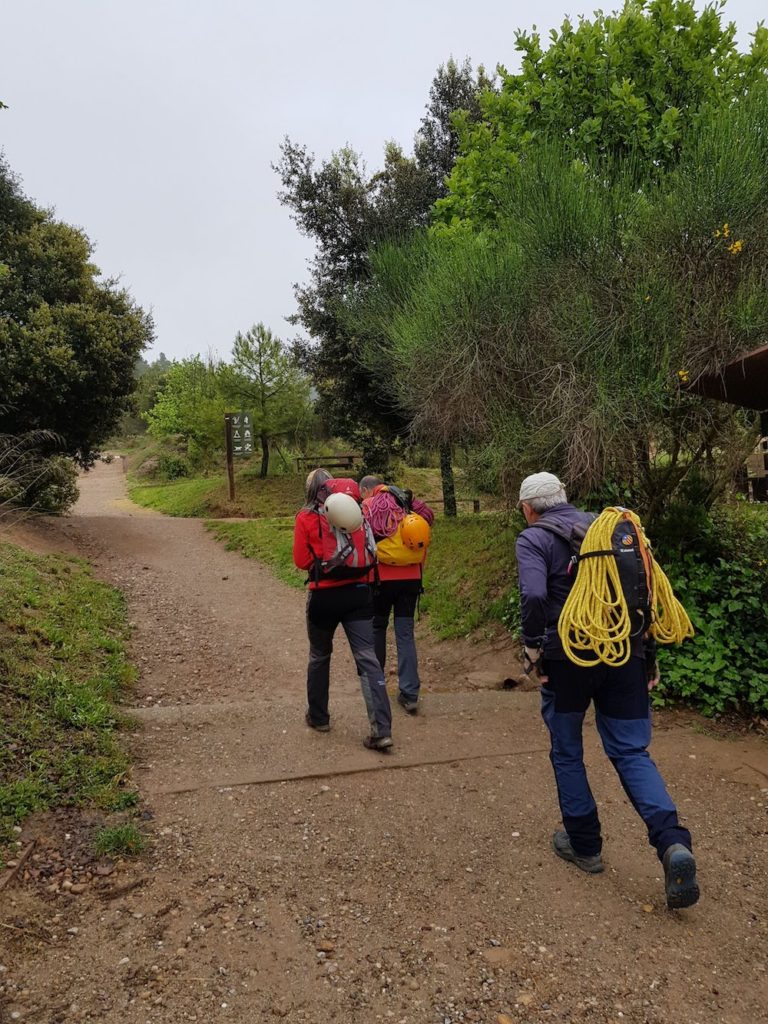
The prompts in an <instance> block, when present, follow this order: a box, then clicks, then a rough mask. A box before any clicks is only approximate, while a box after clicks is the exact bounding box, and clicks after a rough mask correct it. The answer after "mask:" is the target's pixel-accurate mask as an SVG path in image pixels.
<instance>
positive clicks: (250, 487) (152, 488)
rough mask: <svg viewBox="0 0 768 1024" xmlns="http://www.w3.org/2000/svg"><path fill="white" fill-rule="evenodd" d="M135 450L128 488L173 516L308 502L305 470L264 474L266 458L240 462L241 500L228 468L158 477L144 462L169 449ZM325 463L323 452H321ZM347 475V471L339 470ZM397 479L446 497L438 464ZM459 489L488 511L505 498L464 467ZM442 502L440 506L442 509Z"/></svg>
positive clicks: (236, 514)
mask: <svg viewBox="0 0 768 1024" xmlns="http://www.w3.org/2000/svg"><path fill="white" fill-rule="evenodd" d="M125 450H126V451H127V452H128V454H129V455H130V463H129V477H128V489H129V493H130V496H131V498H132V499H133V500H134V501H135V502H136V503H137V504H138V505H144V506H145V507H146V508H153V509H155V510H156V511H158V512H164V513H165V514H166V515H169V516H192V517H201V518H206V519H228V518H245V519H275V518H280V517H283V516H293V515H295V514H296V512H297V510H298V509H299V508H300V507H301V505H302V503H303V501H304V479H305V478H304V474H299V473H293V472H289V473H283V474H278V475H274V476H269V477H267V479H266V480H261V479H259V467H260V462H259V460H258V459H252V460H250V461H248V462H238V463H236V464H235V500H234V501H230V500H229V484H228V481H227V477H226V474H225V473H224V472H223V467H222V471H221V472H216V473H210V474H208V475H203V474H197V475H195V476H192V477H184V478H181V479H178V480H173V481H168V480H156V479H153V478H151V477H150V478H148V477H147V476H146V473H145V472H143V470H142V467H143V466H144V464H145V463H147V462H148V460H151V459H157V458H158V457H160V456H162V455H163V454H168V449H164V448H163V447H162V446H161V445H158V443H157V442H154V441H153V440H152V439H148V438H146V437H145V438H142V439H139V440H137V441H136V442H135V443H134V444H133V445H132V447H130V448H126V449H125ZM318 463H319V464H322V457H321V456H318ZM272 465H273V466H275V467H277V468H278V469H282V468H283V466H282V463H280V462H275V461H274V460H273V462H272ZM338 472H339V474H341V471H338ZM396 478H397V482H398V483H399V484H401V486H403V487H410V488H412V489H413V491H414V493H415V494H417V495H418V496H419V497H421V498H424V499H425V500H426V501H430V500H432V501H439V500H440V499H441V498H442V484H441V480H440V470H439V469H434V468H431V469H430V468H428V469H423V468H418V469H416V468H412V467H408V466H400V467H399V468H398V470H397V473H396ZM456 488H457V494H458V496H459V499H462V498H463V499H469V498H472V497H478V496H479V497H480V499H481V504H482V508H483V510H484V511H485V510H487V509H490V508H494V507H495V506H497V505H498V503H499V499H495V498H492V497H490V496H489V495H476V494H474V493H470V490H469V489H468V485H466V483H465V482H464V476H463V473H462V471H461V470H460V469H457V470H456ZM441 507H442V506H441V505H438V506H437V508H438V509H440V508H441ZM459 507H460V510H461V511H467V510H470V509H471V506H469V504H468V501H467V500H465V501H463V502H461V501H460V506H459Z"/></svg>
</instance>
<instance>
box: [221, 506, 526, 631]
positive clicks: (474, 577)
mask: <svg viewBox="0 0 768 1024" xmlns="http://www.w3.org/2000/svg"><path fill="white" fill-rule="evenodd" d="M208 526H209V529H211V531H212V532H213V533H214V535H215V536H216V537H217V538H218V539H219V540H220V541H222V542H223V543H225V544H226V546H227V548H228V549H229V550H232V551H239V552H241V553H242V554H243V555H245V556H246V557H247V558H256V559H258V560H259V561H261V562H265V563H266V564H267V565H269V566H270V568H271V569H272V570H273V572H274V573H275V575H276V576H277V577H278V578H279V579H281V580H283V581H284V582H285V583H288V584H290V585H291V586H294V587H297V588H302V587H303V586H304V579H305V574H304V573H300V572H298V571H297V570H296V569H295V568H294V567H293V560H292V544H293V519H292V518H285V519H265V520H261V521H258V522H254V521H252V522H241V523H238V522H229V523H224V522H211V523H209V524H208ZM516 535H517V527H516V526H512V525H508V524H507V522H506V520H504V519H503V518H502V517H500V516H495V515H489V516H485V515H483V516H466V517H463V518H459V519H457V520H453V521H452V520H446V519H440V520H439V521H438V525H437V528H436V529H435V531H434V534H433V541H432V544H431V545H430V548H429V562H428V565H427V569H426V571H425V576H424V583H425V594H424V597H423V599H422V604H421V607H422V611H424V612H425V613H426V614H428V616H429V623H430V626H431V627H432V629H433V631H434V632H435V633H436V635H437V636H439V637H440V638H441V639H446V638H449V637H456V636H464V635H466V634H467V633H471V632H473V631H474V630H476V629H479V628H481V627H482V626H484V625H486V624H489V623H495V622H503V621H505V618H506V616H507V612H508V609H509V604H510V597H509V595H510V592H513V588H514V543H515V537H516Z"/></svg>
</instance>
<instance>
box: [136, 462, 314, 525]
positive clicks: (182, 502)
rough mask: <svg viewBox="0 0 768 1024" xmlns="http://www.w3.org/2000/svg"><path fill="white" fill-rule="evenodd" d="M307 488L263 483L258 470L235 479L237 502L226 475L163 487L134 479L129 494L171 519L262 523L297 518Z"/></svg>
mask: <svg viewBox="0 0 768 1024" xmlns="http://www.w3.org/2000/svg"><path fill="white" fill-rule="evenodd" d="M303 487H304V479H303V477H299V476H295V475H291V476H271V477H268V478H267V479H266V480H259V478H258V470H257V469H255V468H251V467H248V468H246V469H242V470H238V472H237V473H236V475H235V501H233V502H231V501H230V500H229V485H228V483H227V478H226V476H224V475H220V476H207V477H205V476H199V477H190V478H188V479H181V480H174V481H173V482H172V483H162V484H143V483H139V482H138V481H136V480H135V479H133V478H132V479H131V480H130V482H129V493H130V496H131V498H132V499H133V500H134V501H135V502H136V503H137V504H138V505H144V506H145V507H147V508H154V509H157V511H158V512H164V513H165V514H166V515H169V516H201V517H203V518H206V517H207V518H222V519H225V518H230V517H245V518H254V519H258V518H271V517H275V516H286V515H293V514H295V512H296V511H297V510H298V509H299V508H300V507H301V504H302V501H303V500H304V492H303Z"/></svg>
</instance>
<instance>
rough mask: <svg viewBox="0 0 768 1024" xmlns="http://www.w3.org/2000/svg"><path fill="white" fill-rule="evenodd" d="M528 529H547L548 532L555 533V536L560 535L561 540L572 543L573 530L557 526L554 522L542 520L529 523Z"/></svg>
mask: <svg viewBox="0 0 768 1024" xmlns="http://www.w3.org/2000/svg"><path fill="white" fill-rule="evenodd" d="M526 530H546V531H547V533H552V534H554V535H555V537H559V538H560V539H561V540H564V541H565V542H566V543H567V544H570V543H571V531H570V530H564V529H561V527H559V526H555V524H554V523H547V522H544V523H542V522H541V521H539V522H537V523H529V524H528V526H526Z"/></svg>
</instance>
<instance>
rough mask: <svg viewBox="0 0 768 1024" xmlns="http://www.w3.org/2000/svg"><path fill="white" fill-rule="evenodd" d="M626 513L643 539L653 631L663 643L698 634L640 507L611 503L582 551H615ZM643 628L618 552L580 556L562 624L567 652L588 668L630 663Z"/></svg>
mask: <svg viewBox="0 0 768 1024" xmlns="http://www.w3.org/2000/svg"><path fill="white" fill-rule="evenodd" d="M622 519H628V520H630V521H631V522H632V523H633V524H634V527H635V530H636V531H637V536H638V539H639V541H640V544H641V552H642V555H643V560H644V562H645V566H646V572H647V575H648V584H649V589H650V605H651V625H650V629H649V632H650V634H651V635H652V636H653V637H655V638H656V639H657V640H658V642H659V643H662V644H680V643H682V642H683V640H685V639H686V638H687V637H690V636H693V626H692V625H691V620H690V619H689V618H688V615H687V613H686V611H685V608H683V606H682V605H681V604H680V602H679V601H678V599H677V598H676V597H675V595H674V593H673V591H672V585H671V584H670V582H669V580H668V579H667V576H666V574H665V572H664V570H663V569H662V568H661V566H659V565H658V564H657V563H656V561H655V559H654V558H653V556H652V555H651V552H650V545H649V544H648V540H647V538H646V536H645V531H644V530H643V527H642V524H641V523H640V520H639V519H638V517H637V516H636V515H635V513H634V512H629V511H628V510H627V509H623V508H607V509H605V510H604V511H603V512H602V513H601V514H600V515H599V516H598V518H597V519H596V520H595V521H594V523H593V524H592V525H591V526H590V528H589V529H588V530H587V533H586V536H585V537H584V541H583V543H582V545H581V555H582V556H584V555H588V554H589V553H590V552H594V551H610V550H611V547H612V541H613V534H614V531H615V530H616V527H617V526H618V525H619V523H620V522H621V520H622ZM639 628H642V623H639V622H637V621H636V622H633V621H631V619H630V613H629V609H628V608H627V602H626V599H625V597H624V594H623V592H622V589H621V582H620V579H619V566H618V562H617V560H616V558H615V557H613V556H611V555H598V556H597V557H594V558H584V559H583V560H582V561H580V562H579V564H578V572H577V574H576V582H575V583H574V585H573V589H572V590H571V592H570V594H569V595H568V600H567V601H566V602H565V605H564V607H563V610H562V612H561V613H560V620H559V622H558V624H557V631H558V633H559V634H560V639H561V640H562V643H563V648H564V650H565V653H566V656H567V657H568V658H569V659H570V660H571V661H572V662H574V664H576V665H581V666H583V667H584V668H589V667H590V666H593V665H597V664H599V663H600V662H602V663H603V664H605V665H611V666H613V667H619V666H620V665H626V663H627V662H628V661H629V657H630V654H631V647H632V643H631V641H632V637H633V636H634V635H635V634H636V633H637V631H638V629H639Z"/></svg>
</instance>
